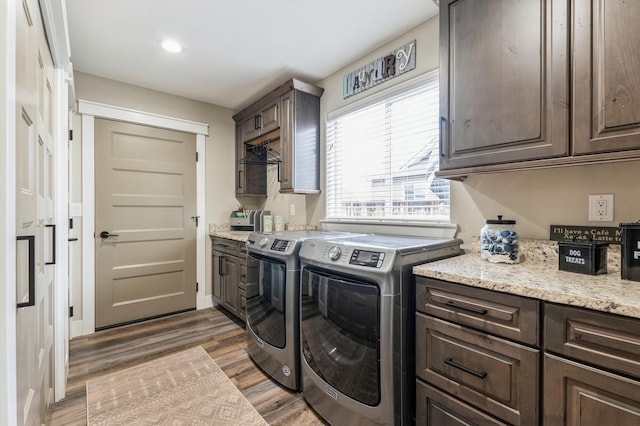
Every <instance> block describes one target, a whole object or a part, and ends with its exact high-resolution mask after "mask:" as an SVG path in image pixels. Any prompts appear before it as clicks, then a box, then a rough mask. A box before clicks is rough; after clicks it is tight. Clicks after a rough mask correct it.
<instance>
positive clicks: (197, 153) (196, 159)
mask: <svg viewBox="0 0 640 426" xmlns="http://www.w3.org/2000/svg"><path fill="white" fill-rule="evenodd" d="M197 162H198V151H196V163H197Z"/></svg>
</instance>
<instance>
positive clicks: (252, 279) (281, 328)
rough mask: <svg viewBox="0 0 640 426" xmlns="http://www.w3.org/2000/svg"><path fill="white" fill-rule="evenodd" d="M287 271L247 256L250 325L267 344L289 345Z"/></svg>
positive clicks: (273, 262)
mask: <svg viewBox="0 0 640 426" xmlns="http://www.w3.org/2000/svg"><path fill="white" fill-rule="evenodd" d="M286 277H287V268H286V266H285V264H284V263H282V262H279V261H277V260H274V259H270V258H266V257H262V256H257V255H255V254H253V253H249V255H248V256H247V325H248V326H249V327H250V328H251V330H252V331H253V332H254V333H255V334H256V336H258V337H259V338H260V339H262V340H263V341H264V342H265V343H268V344H270V345H271V346H275V347H276V348H280V349H282V348H284V347H285V344H286V336H285V334H286V332H285V324H286V316H285V302H286V301H285V288H286V283H285V281H286Z"/></svg>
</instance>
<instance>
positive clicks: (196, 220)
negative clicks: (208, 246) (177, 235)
mask: <svg viewBox="0 0 640 426" xmlns="http://www.w3.org/2000/svg"><path fill="white" fill-rule="evenodd" d="M191 219H193V220H194V221H195V222H196V228H197V227H198V222H200V216H191Z"/></svg>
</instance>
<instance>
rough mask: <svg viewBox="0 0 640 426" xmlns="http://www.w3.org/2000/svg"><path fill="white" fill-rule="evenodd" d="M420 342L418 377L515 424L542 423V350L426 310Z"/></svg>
mask: <svg viewBox="0 0 640 426" xmlns="http://www.w3.org/2000/svg"><path fill="white" fill-rule="evenodd" d="M416 347H417V348H420V350H419V351H418V352H417V354H416V375H417V376H418V378H420V379H423V380H424V381H425V382H427V383H430V384H432V385H434V386H437V387H438V388H440V389H442V390H444V391H445V392H447V393H449V394H452V395H456V396H457V397H458V398H460V399H462V400H463V401H465V402H467V403H470V404H473V405H474V406H475V407H478V408H479V409H482V410H483V411H486V412H488V413H491V414H493V415H495V416H496V417H498V418H501V419H504V420H505V421H507V422H509V423H511V424H520V425H532V426H533V425H537V424H538V395H539V393H540V389H539V388H538V377H539V369H538V365H539V353H540V351H538V350H536V349H532V348H529V347H527V346H524V345H521V344H518V343H514V342H511V341H508V340H505V339H501V338H499V337H495V336H492V335H488V334H486V333H484V332H480V331H476V330H472V329H470V328H467V327H463V326H460V325H457V324H453V323H450V322H447V321H442V320H439V319H437V318H432V317H429V316H427V315H423V314H421V313H417V314H416ZM431 424H434V425H435V424H437V423H431Z"/></svg>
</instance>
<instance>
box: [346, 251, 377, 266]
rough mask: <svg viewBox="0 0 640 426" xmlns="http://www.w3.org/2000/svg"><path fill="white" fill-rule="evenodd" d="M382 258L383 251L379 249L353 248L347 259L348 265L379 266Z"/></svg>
mask: <svg viewBox="0 0 640 426" xmlns="http://www.w3.org/2000/svg"><path fill="white" fill-rule="evenodd" d="M383 260H384V253H383V252H379V251H370V250H360V249H354V250H353V252H351V258H350V259H349V264H350V265H359V266H366V267H369V268H380V267H381V266H382V261H383Z"/></svg>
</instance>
